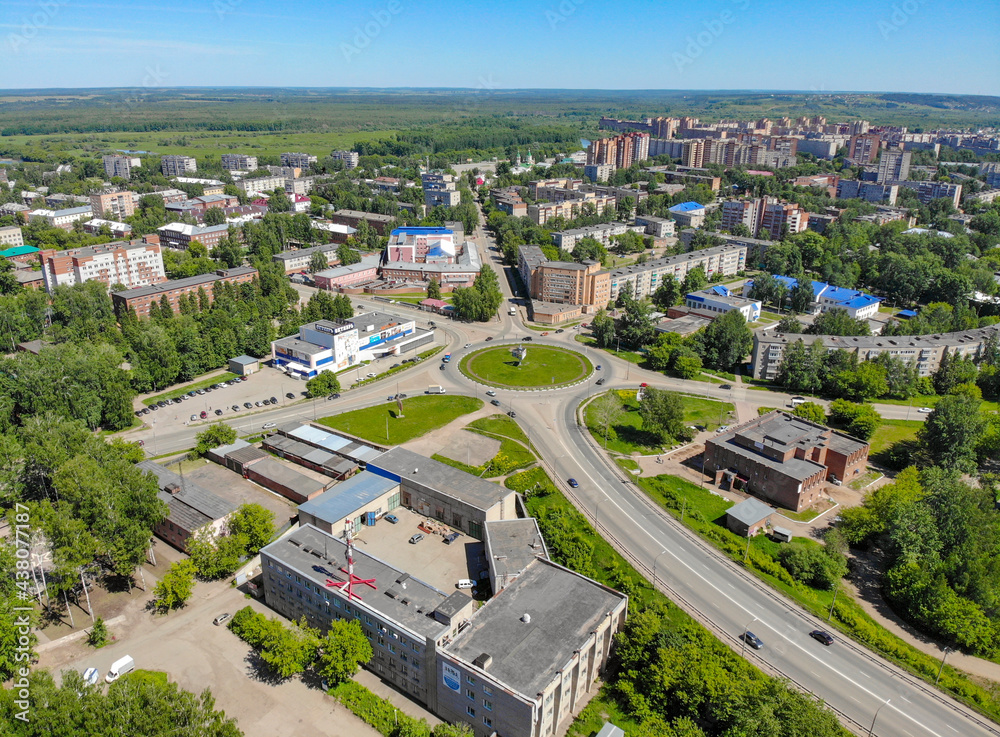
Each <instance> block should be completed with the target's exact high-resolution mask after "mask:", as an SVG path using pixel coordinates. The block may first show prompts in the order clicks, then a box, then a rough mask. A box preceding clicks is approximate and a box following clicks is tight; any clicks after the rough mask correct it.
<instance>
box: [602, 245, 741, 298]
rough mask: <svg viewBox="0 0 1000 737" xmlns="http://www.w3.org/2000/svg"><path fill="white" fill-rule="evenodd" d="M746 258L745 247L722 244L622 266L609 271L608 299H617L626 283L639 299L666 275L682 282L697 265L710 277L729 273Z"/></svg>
mask: <svg viewBox="0 0 1000 737" xmlns="http://www.w3.org/2000/svg"><path fill="white" fill-rule="evenodd" d="M746 261H747V247H746V246H744V245H726V246H715V247H714V248H704V249H702V250H700V251H692V252H690V253H682V254H680V255H678V256H667V257H666V258H659V259H656V260H655V261H647V262H646V263H644V264H633V265H632V266H622V267H621V268H618V269H613V270H612V271H611V299H618V294H619V293H620V292H621V290H622V288H623V287H624V286H625V285H626V284H631V285H632V294H633V295H634V296H635V297H636V298H637V299H643V298H644V297H648V296H649V295H651V294H652V293H653V292H655V291H656V288H657V287H658V286H660V284H661V283H662V282H663V280H664V279H665V278H667V277H668V276H672V277H674V278H675V279H677V281H684V277H685V276H687V274H688V272H689V271H692V270H693V269H697V268H701V269H702V270H703V271H704V272H705V275H706V276H707V277H708V278H710V279H711V278H712V276H713V275H715V274H722V275H723V276H732V275H734V274H736V273H738V272H740V271H743V270H744V269H745V268H746Z"/></svg>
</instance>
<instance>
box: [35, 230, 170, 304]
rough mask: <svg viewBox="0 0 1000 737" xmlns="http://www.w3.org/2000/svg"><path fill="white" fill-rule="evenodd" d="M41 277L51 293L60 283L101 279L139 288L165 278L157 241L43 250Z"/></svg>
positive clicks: (41, 254)
mask: <svg viewBox="0 0 1000 737" xmlns="http://www.w3.org/2000/svg"><path fill="white" fill-rule="evenodd" d="M38 256H39V259H40V261H41V263H42V276H43V279H44V281H45V289H46V290H47V291H48V292H50V293H51V292H52V291H53V290H55V288H56V287H57V286H64V285H65V286H71V285H73V284H82V283H83V282H87V281H101V282H104V283H105V284H107V285H108V286H111V285H112V284H124V285H125V286H126V287H127V288H130V289H131V288H137V287H144V286H149V285H152V284H158V283H159V282H162V281H164V280H166V278H167V277H166V274H165V272H164V270H163V257H162V256H161V254H160V247H159V246H158V245H156V244H155V243H142V242H135V243H105V244H103V245H100V246H91V247H89V248H75V249H72V250H69V251H52V250H49V251H42V252H41V253H39V254H38Z"/></svg>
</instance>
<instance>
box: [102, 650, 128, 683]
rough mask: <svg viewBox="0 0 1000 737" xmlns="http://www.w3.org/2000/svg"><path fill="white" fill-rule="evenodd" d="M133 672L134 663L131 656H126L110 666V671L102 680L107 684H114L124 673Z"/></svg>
mask: <svg viewBox="0 0 1000 737" xmlns="http://www.w3.org/2000/svg"><path fill="white" fill-rule="evenodd" d="M134 670H135V661H134V660H132V656H131V655H126V656H125V657H124V658H119V659H118V660H116V661H115V662H113V663H112V664H111V670H109V671H108V674H107V675H106V676H105V677H104V680H105V681H107V682H108V683H114V682H115V681H117V680H118V679H119V678H121V677H122V676H123V675H125V674H126V673H131V672H132V671H134Z"/></svg>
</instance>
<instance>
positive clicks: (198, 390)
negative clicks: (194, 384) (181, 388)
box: [194, 389, 205, 396]
mask: <svg viewBox="0 0 1000 737" xmlns="http://www.w3.org/2000/svg"><path fill="white" fill-rule="evenodd" d="M194 393H195V394H197V395H198V396H201V395H202V394H204V393H205V390H204V389H195V392H194Z"/></svg>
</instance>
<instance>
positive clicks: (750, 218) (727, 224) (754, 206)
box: [722, 200, 760, 235]
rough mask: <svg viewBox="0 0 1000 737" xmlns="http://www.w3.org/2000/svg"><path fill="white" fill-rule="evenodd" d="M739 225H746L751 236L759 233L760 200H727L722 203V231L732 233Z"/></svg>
mask: <svg viewBox="0 0 1000 737" xmlns="http://www.w3.org/2000/svg"><path fill="white" fill-rule="evenodd" d="M737 225H745V226H746V227H747V228H748V229H749V230H750V234H751V235H755V234H756V233H757V226H758V225H760V206H759V201H758V200H726V201H725V202H723V203H722V229H723V230H729V231H731V230H732V229H733V228H734V227H736V226H737Z"/></svg>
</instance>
